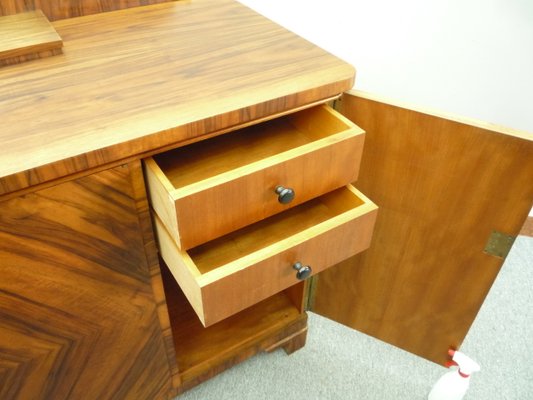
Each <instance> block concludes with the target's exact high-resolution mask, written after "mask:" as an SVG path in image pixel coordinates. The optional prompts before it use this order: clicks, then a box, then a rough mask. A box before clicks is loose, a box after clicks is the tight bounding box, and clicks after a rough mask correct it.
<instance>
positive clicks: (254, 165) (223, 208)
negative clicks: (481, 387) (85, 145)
mask: <svg viewBox="0 0 533 400" xmlns="http://www.w3.org/2000/svg"><path fill="white" fill-rule="evenodd" d="M363 142H364V132H363V131H362V130H361V129H360V128H358V127H357V126H355V125H354V124H353V123H351V122H350V121H349V120H347V119H346V118H344V117H343V116H342V115H340V114H339V113H337V112H336V111H334V110H332V109H331V108H329V107H327V106H325V105H321V106H317V107H314V108H311V109H308V110H304V111H300V112H297V113H294V114H291V115H287V116H283V117H280V118H277V119H275V120H272V121H268V122H264V123H261V124H258V125H254V126H251V127H248V128H244V129H241V130H237V131H235V132H232V133H228V134H225V135H222V136H219V137H215V138H212V139H208V140H204V141H201V142H199V143H195V144H192V145H188V146H185V147H182V148H178V149H175V150H172V151H169V152H166V153H162V154H159V155H157V156H154V157H153V158H148V159H147V160H145V170H146V180H147V184H148V190H149V192H150V197H151V204H152V207H153V208H154V210H155V211H156V213H157V215H158V216H159V218H160V219H161V221H162V222H163V224H164V225H165V226H166V227H167V229H168V231H169V232H170V234H171V236H172V237H173V238H174V240H175V241H176V244H177V245H178V247H180V248H182V249H189V248H192V247H195V246H197V245H199V244H202V243H205V242H207V241H209V240H212V239H214V238H217V237H219V236H222V235H224V234H226V233H229V232H232V231H234V230H236V229H239V228H242V227H243V226H246V225H249V224H251V223H253V222H256V221H259V220H262V219H264V218H266V217H269V216H271V215H274V214H276V213H279V212H281V211H284V210H287V209H289V208H291V207H294V206H296V205H298V204H301V203H304V202H305V201H307V200H309V199H312V198H314V197H317V196H320V195H322V194H324V193H327V192H329V191H331V190H334V189H336V188H339V187H342V186H344V185H347V184H349V183H350V182H354V181H355V180H356V179H357V175H358V172H359V163H360V158H361V154H362V150H363ZM278 186H283V187H286V188H290V189H292V190H293V191H294V193H295V196H294V199H293V200H292V201H291V202H290V203H289V204H281V203H280V201H278V200H279V199H278V194H277V193H276V188H277V187H278Z"/></svg>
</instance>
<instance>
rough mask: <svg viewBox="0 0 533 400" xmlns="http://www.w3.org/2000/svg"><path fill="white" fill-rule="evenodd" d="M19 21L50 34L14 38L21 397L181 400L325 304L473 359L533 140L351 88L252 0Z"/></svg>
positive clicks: (9, 356) (10, 76) (5, 144)
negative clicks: (470, 347) (478, 321)
mask: <svg viewBox="0 0 533 400" xmlns="http://www.w3.org/2000/svg"><path fill="white" fill-rule="evenodd" d="M71 3H72V7H71V6H70V4H71ZM156 3H157V4H156ZM146 4H148V5H146ZM110 7H111V8H112V10H111V9H110ZM128 7H131V8H128ZM34 9H41V10H42V13H40V12H35V13H32V14H21V13H23V12H24V13H25V12H31V11H32V10H34ZM119 9H120V10H119ZM0 14H3V15H9V18H11V19H10V20H9V21H19V22H20V21H24V26H25V28H27V27H28V26H29V30H28V29H25V30H24V32H25V33H24V37H21V38H20V41H17V40H14V41H11V42H9V43H7V40H5V42H4V43H2V38H0V58H1V57H10V58H9V59H8V58H5V60H7V61H5V62H4V64H0V65H3V66H1V67H0V121H1V122H2V124H1V129H0V143H1V150H0V398H2V399H82V398H83V399H106V398H113V399H143V400H144V399H170V398H172V397H173V396H175V395H177V394H179V393H181V392H183V391H184V390H187V389H188V388H190V387H192V386H194V385H197V384H200V383H201V382H202V381H204V380H206V379H208V378H210V377H212V376H214V375H215V374H217V373H220V372H221V371H223V370H225V369H227V368H230V367H231V366H232V365H234V364H236V363H238V362H240V361H242V360H244V359H246V358H248V357H251V356H253V355H254V354H256V353H258V352H262V351H272V350H274V349H278V348H284V349H285V351H286V352H287V353H291V352H293V351H296V350H298V349H300V348H301V347H302V346H304V345H305V339H306V335H307V320H306V311H308V310H312V311H313V312H317V313H320V314H322V315H325V316H326V317H328V318H331V319H333V320H336V321H338V322H340V323H343V324H346V325H348V326H351V327H353V328H355V329H358V330H361V331H363V332H365V333H367V334H370V335H373V336H375V337H377V338H379V339H381V340H384V341H387V342H389V343H392V344H394V345H396V346H399V347H401V348H403V349H406V350H407V351H410V352H412V353H414V354H417V355H420V356H422V357H425V358H427V359H430V360H432V361H435V362H437V363H443V362H445V361H446V354H447V350H448V348H449V347H454V348H457V347H459V346H460V345H461V342H462V340H463V339H464V337H465V335H466V333H467V332H468V329H469V327H470V325H471V323H472V321H473V319H474V318H475V315H476V313H477V311H478V310H479V308H480V306H481V304H482V303H483V300H484V298H485V296H486V294H487V292H488V290H489V289H490V286H491V285H492V282H493V281H494V279H495V277H496V276H497V273H498V271H499V269H500V267H501V265H502V263H503V260H504V258H505V255H506V251H508V248H509V246H510V244H512V240H513V236H514V235H516V234H517V233H518V231H519V230H520V227H521V224H522V222H523V221H524V220H525V218H526V216H527V214H528V211H529V209H530V208H531V203H532V200H533V186H532V185H531V184H530V183H531V182H532V181H533V142H532V139H531V135H530V134H528V133H525V132H518V131H513V130H511V129H504V128H500V127H495V126H490V125H489V124H484V123H480V122H474V121H466V120H464V119H458V118H453V117H450V116H445V115H439V114H437V113H434V112H428V111H423V110H417V109H413V108H412V107H406V106H404V105H401V104H395V103H393V102H390V101H384V100H382V99H379V98H377V97H375V96H373V95H370V94H366V93H361V92H356V91H352V90H350V89H351V88H352V86H353V83H354V77H355V70H354V69H353V67H351V66H350V65H348V64H347V63H345V62H343V61H342V60H340V59H338V58H336V57H334V56H333V55H331V54H328V53H327V52H325V51H324V50H322V49H320V48H318V47H316V46H314V45H313V44H311V43H309V42H307V41H305V40H304V39H302V38H300V37H298V36H296V35H295V34H293V33H291V32H288V31H287V30H285V29H283V28H282V27H280V26H278V25H276V24H275V23H273V22H272V21H269V20H268V19H266V18H264V17H262V16H261V15H258V14H256V13H255V12H253V11H252V10H250V9H248V8H246V7H244V6H242V5H241V4H239V3H238V2H235V1H233V0H222V1H220V0H217V1H215V0H190V1H178V2H164V1H144V2H143V1H129V2H101V1H98V0H86V1H81V2H80V1H76V2H68V1H62V2H59V1H37V0H35V1H29V2H28V1H8V2H3V3H2V5H1V6H0ZM0 18H8V17H0ZM13 18H15V19H13ZM43 18H47V19H49V20H50V21H52V22H51V23H46V22H43ZM34 20H38V21H39V24H40V25H39V27H40V28H39V29H46V30H47V34H46V35H44V36H43V37H46V38H47V39H46V45H43V43H44V42H42V43H41V45H37V46H34V45H32V46H33V47H32V46H30V45H26V46H23V45H21V44H20V43H28V41H31V40H35V38H36V37H37V36H38V35H34V34H33V33H32V29H33V28H32V26H33V25H31V24H33V23H34V22H31V21H34ZM0 21H2V19H0ZM3 21H8V20H3ZM10 23H11V22H10ZM17 23H18V22H17ZM28 24H29V25H28ZM14 25H15V26H16V24H14ZM4 26H7V25H4ZM43 27H44V28H43ZM35 29H37V28H35ZM50 30H52V32H51V31H50ZM15 31H16V29H15ZM6 32H7V30H6ZM28 32H29V33H28ZM54 32H55V33H54ZM12 33H13V32H11V31H10V35H11V36H10V37H13V35H12ZM15 33H16V32H15ZM56 34H57V36H59V37H60V39H61V41H60V42H59V41H58V40H57V36H56ZM5 37H7V36H4V38H5ZM14 37H15V38H16V34H15V35H14ZM17 45H18V46H19V50H17V52H13V50H12V48H13V46H17ZM39 46H40V47H39ZM49 46H53V51H52V48H51V47H49ZM20 49H22V50H20ZM365 131H366V133H365ZM367 196H368V197H367ZM376 204H377V206H376ZM378 207H379V209H378Z"/></svg>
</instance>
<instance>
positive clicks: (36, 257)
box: [0, 166, 175, 400]
mask: <svg viewBox="0 0 533 400" xmlns="http://www.w3.org/2000/svg"><path fill="white" fill-rule="evenodd" d="M136 170H137V171H140V167H139V166H137V167H136ZM130 172H131V174H130ZM138 173H139V172H135V169H132V170H131V171H130V168H128V167H119V168H116V169H114V170H109V171H105V172H101V173H98V174H96V175H91V176H88V177H85V178H82V179H78V180H76V181H72V182H69V183H64V184H61V185H58V186H55V187H52V188H48V189H44V190H41V191H38V192H34V193H32V194H28V195H25V196H22V197H19V198H14V199H11V200H8V201H4V202H1V203H0V207H1V210H2V212H1V213H0V277H1V279H0V293H1V296H0V398H2V399H29V398H31V399H46V400H48V399H54V400H56V399H66V398H70V399H109V398H114V399H123V398H130V399H131V398H136V399H161V398H168V397H169V396H171V395H172V388H171V377H170V373H169V368H170V367H169V359H168V354H169V351H167V350H166V347H165V342H164V340H165V339H164V338H163V335H162V331H161V328H160V321H159V319H158V314H157V312H158V307H157V300H156V299H157V297H160V296H157V295H156V298H154V294H153V285H152V281H153V280H154V277H153V276H151V275H150V270H149V268H148V263H147V258H146V255H145V243H144V242H145V238H144V237H143V234H142V229H141V227H140V225H139V217H138V206H139V204H140V200H139V196H138V195H137V194H136V193H135V192H136V190H137V189H132V185H131V178H132V174H138ZM159 280H160V277H159ZM161 291H162V285H161ZM161 296H163V294H161ZM159 301H161V299H159ZM174 363H175V362H174Z"/></svg>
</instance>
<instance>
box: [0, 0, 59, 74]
mask: <svg viewBox="0 0 533 400" xmlns="http://www.w3.org/2000/svg"><path fill="white" fill-rule="evenodd" d="M61 47H63V41H62V40H61V37H60V36H59V35H58V34H57V32H56V30H55V29H54V27H53V26H52V25H51V24H50V22H49V21H48V19H46V17H45V16H44V14H43V13H42V12H41V11H39V10H37V11H32V12H26V13H21V14H16V15H9V16H6V17H0V66H2V65H10V64H17V63H19V62H23V61H28V60H33V59H35V58H43V57H48V56H53V55H56V54H60V53H61Z"/></svg>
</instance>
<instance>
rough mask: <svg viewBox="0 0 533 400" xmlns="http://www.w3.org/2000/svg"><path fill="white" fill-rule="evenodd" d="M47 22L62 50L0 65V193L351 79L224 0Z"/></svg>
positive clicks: (325, 91) (287, 106)
mask: <svg viewBox="0 0 533 400" xmlns="http://www.w3.org/2000/svg"><path fill="white" fill-rule="evenodd" d="M54 27H55V28H56V30H57V31H58V33H59V34H60V36H61V37H62V38H63V42H64V48H63V54H62V55H59V56H55V57H49V58H47V59H42V60H38V61H36V62H32V63H25V64H20V65H16V66H11V67H5V68H3V69H2V70H1V71H0V120H2V126H3V128H2V130H0V142H1V143H2V152H1V153H0V194H1V193H6V192H11V191H15V190H18V189H21V188H25V187H28V186H31V185H34V184H38V183H41V182H45V181H48V180H51V179H55V178H58V177H62V176H65V175H67V174H72V173H76V172H80V171H84V170H87V169H88V168H92V167H97V166H101V165H103V164H107V163H112V162H117V160H124V159H127V158H128V157H138V156H139V155H140V154H142V153H146V152H149V151H152V150H154V149H157V148H161V147H163V146H167V145H171V144H173V143H176V142H180V141H185V140H194V139H196V138H198V137H199V136H201V135H204V134H206V133H211V132H214V131H217V130H222V129H226V128H229V127H233V126H236V125H239V124H243V123H246V122H250V121H253V120H258V119H261V118H265V117H269V116H272V115H274V114H276V113H281V112H286V111H288V110H291V109H294V108H297V107H301V106H304V105H308V104H310V103H314V102H317V101H323V100H325V99H327V98H330V97H331V96H335V95H337V94H339V93H341V92H343V91H344V90H346V89H348V88H350V87H351V85H352V83H353V78H354V70H353V68H352V67H351V66H350V65H348V64H346V63H345V62H343V61H341V60H339V59H338V58H336V57H334V56H332V55H330V54H328V53H327V52H325V51H323V50H321V49H320V48H318V47H316V46H314V45H313V44H311V43H309V42H307V41H305V40H303V39H302V38H300V37H298V36H296V35H294V34H293V33H291V32H289V31H287V30H285V29H283V28H281V27H280V26H278V25H276V24H274V23H273V22H271V21H270V20H268V19H266V18H264V17H262V16H260V15H258V14H256V13H255V12H253V11H252V10H250V9H248V8H247V7H245V6H243V5H241V4H239V3H237V2H235V1H231V0H216V1H215V0H195V1H192V2H171V3H165V4H158V5H153V6H147V7H136V8H130V9H127V10H121V11H115V12H109V13H102V14H97V15H90V16H85V17H80V18H73V19H68V20H61V21H56V22H54ZM104 27H105V28H104Z"/></svg>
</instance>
